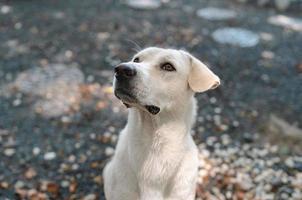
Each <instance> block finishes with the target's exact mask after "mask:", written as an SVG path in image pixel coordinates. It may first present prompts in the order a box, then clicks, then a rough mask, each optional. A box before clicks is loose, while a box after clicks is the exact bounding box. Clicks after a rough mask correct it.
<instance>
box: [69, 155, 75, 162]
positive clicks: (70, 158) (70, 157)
mask: <svg viewBox="0 0 302 200" xmlns="http://www.w3.org/2000/svg"><path fill="white" fill-rule="evenodd" d="M75 160H76V156H75V155H70V156H69V157H68V161H69V162H71V163H73V162H75Z"/></svg>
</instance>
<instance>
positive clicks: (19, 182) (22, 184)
mask: <svg viewBox="0 0 302 200" xmlns="http://www.w3.org/2000/svg"><path fill="white" fill-rule="evenodd" d="M24 186H25V183H24V182H23V181H20V180H18V181H17V182H16V183H15V186H14V187H15V188H23V187H24Z"/></svg>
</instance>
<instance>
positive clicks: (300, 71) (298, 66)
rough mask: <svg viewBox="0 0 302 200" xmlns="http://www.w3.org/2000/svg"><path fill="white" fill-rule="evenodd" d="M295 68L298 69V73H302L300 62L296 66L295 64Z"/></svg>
mask: <svg viewBox="0 0 302 200" xmlns="http://www.w3.org/2000/svg"><path fill="white" fill-rule="evenodd" d="M296 68H297V71H298V72H299V73H302V62H301V63H298V64H297V66H296Z"/></svg>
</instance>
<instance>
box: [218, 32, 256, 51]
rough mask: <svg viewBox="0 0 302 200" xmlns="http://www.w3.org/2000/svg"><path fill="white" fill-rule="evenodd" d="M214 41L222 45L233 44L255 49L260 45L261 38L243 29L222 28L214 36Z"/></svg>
mask: <svg viewBox="0 0 302 200" xmlns="http://www.w3.org/2000/svg"><path fill="white" fill-rule="evenodd" d="M212 37H213V39H214V40H215V41H216V42H218V43H221V44H231V45H234V46H239V47H253V46H256V45H257V44H258V43H259V36H258V35H257V34H256V33H253V32H252V31H249V30H246V29H242V28H231V27H226V28H221V29H217V30H216V31H214V32H213V34H212Z"/></svg>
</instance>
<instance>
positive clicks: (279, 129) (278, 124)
mask: <svg viewBox="0 0 302 200" xmlns="http://www.w3.org/2000/svg"><path fill="white" fill-rule="evenodd" d="M268 128H269V130H270V132H272V133H278V134H282V135H285V136H289V137H293V138H299V139H302V130H301V129H300V128H298V127H297V126H295V125H292V124H290V123H288V122H287V121H285V120H284V119H282V118H279V117H277V116H276V115H274V114H272V115H271V116H270V120H269V122H268Z"/></svg>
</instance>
